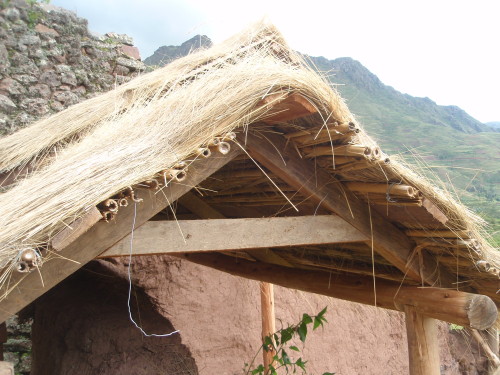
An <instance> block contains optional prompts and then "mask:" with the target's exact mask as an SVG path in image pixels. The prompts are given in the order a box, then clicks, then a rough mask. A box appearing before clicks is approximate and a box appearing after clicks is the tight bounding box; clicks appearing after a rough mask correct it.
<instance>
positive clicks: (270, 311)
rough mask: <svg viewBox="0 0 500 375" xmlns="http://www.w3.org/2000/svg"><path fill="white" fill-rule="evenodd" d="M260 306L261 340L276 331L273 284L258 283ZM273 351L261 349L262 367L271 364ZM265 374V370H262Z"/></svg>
mask: <svg viewBox="0 0 500 375" xmlns="http://www.w3.org/2000/svg"><path fill="white" fill-rule="evenodd" d="M260 306H261V314H262V342H264V338H265V337H266V336H269V337H272V335H273V334H274V333H275V332H276V318H275V314H274V286H273V284H269V283H265V282H262V283H260ZM275 354H276V352H275V351H273V350H269V351H265V350H263V351H262V355H263V359H264V369H266V370H267V369H268V368H269V365H272V364H273V362H274V361H273V356H274V355H275ZM264 373H266V374H267V371H264Z"/></svg>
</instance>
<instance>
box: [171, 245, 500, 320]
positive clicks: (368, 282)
mask: <svg viewBox="0 0 500 375" xmlns="http://www.w3.org/2000/svg"><path fill="white" fill-rule="evenodd" d="M178 256H179V257H180V258H183V259H187V260H189V261H191V262H194V263H197V264H201V265H204V266H207V267H211V268H215V269H217V270H220V271H223V272H227V273H230V274H232V275H235V276H241V277H245V278H248V279H251V280H258V281H265V282H268V283H273V284H275V285H281V286H283V287H285V288H292V289H298V290H302V291H305V292H310V293H317V294H321V295H325V296H330V297H335V298H340V299H344V300H346V301H352V302H358V303H363V304H366V305H375V306H378V307H383V308H386V309H391V310H397V311H402V310H403V309H404V306H405V305H409V306H413V307H414V308H415V309H416V311H417V312H418V313H419V314H423V315H426V316H429V317H431V318H435V319H440V320H444V321H447V322H450V323H455V324H459V325H461V326H465V327H475V328H478V329H487V328H490V327H491V326H493V324H495V322H496V319H497V317H498V311H497V307H496V305H495V303H494V302H493V301H492V300H491V298H489V297H486V296H482V295H478V294H471V293H466V292H459V291H457V290H451V289H440V288H431V287H428V288H422V287H417V286H401V284H400V283H398V282H393V281H388V280H382V279H379V278H376V279H375V285H376V295H375V293H374V288H373V277H371V276H362V275H347V274H339V273H332V272H323V271H316V270H315V271H312V270H311V271H309V270H303V269H297V268H293V269H292V268H287V267H281V266H276V265H271V264H267V263H261V262H250V261H247V260H244V259H233V258H230V257H228V256H226V255H223V254H219V253H211V254H207V253H188V254H182V255H178ZM375 301H376V302H375Z"/></svg>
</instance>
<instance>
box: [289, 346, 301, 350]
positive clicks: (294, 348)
mask: <svg viewBox="0 0 500 375" xmlns="http://www.w3.org/2000/svg"><path fill="white" fill-rule="evenodd" d="M290 350H295V351H296V352H300V350H299V348H297V347H296V346H294V345H292V346H290Z"/></svg>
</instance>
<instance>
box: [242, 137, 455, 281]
mask: <svg viewBox="0 0 500 375" xmlns="http://www.w3.org/2000/svg"><path fill="white" fill-rule="evenodd" d="M238 139H239V141H240V142H241V143H244V144H245V145H246V147H247V150H248V152H249V154H250V155H251V156H252V157H253V158H254V159H255V160H257V161H258V162H259V163H261V164H262V165H264V166H265V167H266V168H267V169H269V170H270V171H271V172H272V173H274V174H275V175H277V176H278V177H279V178H280V179H282V180H283V181H285V182H286V183H288V184H289V185H290V186H292V187H294V188H295V189H297V190H298V191H300V192H301V193H302V195H304V196H306V197H311V198H312V199H314V200H316V201H317V202H318V204H319V203H320V204H322V205H323V207H325V208H326V209H328V210H330V211H332V212H334V213H335V214H337V215H339V216H340V217H341V218H343V219H344V220H345V221H347V222H348V223H349V224H351V225H352V226H353V227H355V228H356V229H358V230H359V231H360V232H361V233H363V234H364V235H365V236H367V237H368V238H370V239H372V240H373V245H374V248H375V251H377V252H378V253H379V254H380V255H381V256H383V257H384V258H385V259H387V260H388V261H389V262H391V263H392V264H393V265H394V266H396V267H397V268H399V269H400V270H401V271H402V272H403V273H404V274H406V275H408V276H409V277H410V278H412V279H413V280H416V281H419V282H421V281H423V282H425V283H427V284H428V285H431V286H439V285H440V284H441V285H444V286H451V285H452V282H453V281H456V278H453V277H451V275H448V274H446V271H444V270H441V269H440V267H439V264H438V263H437V261H436V259H435V258H434V257H433V256H432V255H430V254H427V253H425V251H422V252H421V254H420V256H413V255H414V254H413V252H414V246H413V244H412V243H411V241H410V240H409V238H408V237H407V236H406V235H405V234H404V233H403V232H402V231H401V230H399V229H398V228H397V227H396V226H395V225H394V224H392V223H391V222H389V221H388V220H387V219H385V218H384V217H383V216H382V215H381V214H379V213H378V212H376V211H374V210H370V209H369V207H368V204H367V203H366V202H365V201H363V200H361V199H359V198H358V197H356V196H355V195H354V194H353V193H351V192H350V190H349V189H347V188H346V187H345V186H343V184H342V183H341V182H339V181H337V180H336V179H335V178H334V177H333V176H332V175H330V174H329V173H327V172H326V171H324V170H322V169H321V168H316V167H315V165H314V163H313V162H311V161H309V160H305V159H301V158H300V157H299V156H298V155H297V151H296V150H295V149H294V148H293V147H291V146H288V145H287V143H286V141H285V140H284V139H283V138H282V137H280V136H277V135H275V134H270V133H266V137H265V138H259V137H258V136H257V135H255V134H252V133H250V132H249V133H248V134H242V135H240V137H239V138H238ZM287 146H288V147H287Z"/></svg>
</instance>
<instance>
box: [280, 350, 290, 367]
mask: <svg viewBox="0 0 500 375" xmlns="http://www.w3.org/2000/svg"><path fill="white" fill-rule="evenodd" d="M281 352H282V354H281V358H282V359H283V363H284V364H285V365H290V364H292V361H291V360H290V357H289V356H288V354H287V353H286V352H285V350H282V351H281Z"/></svg>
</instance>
